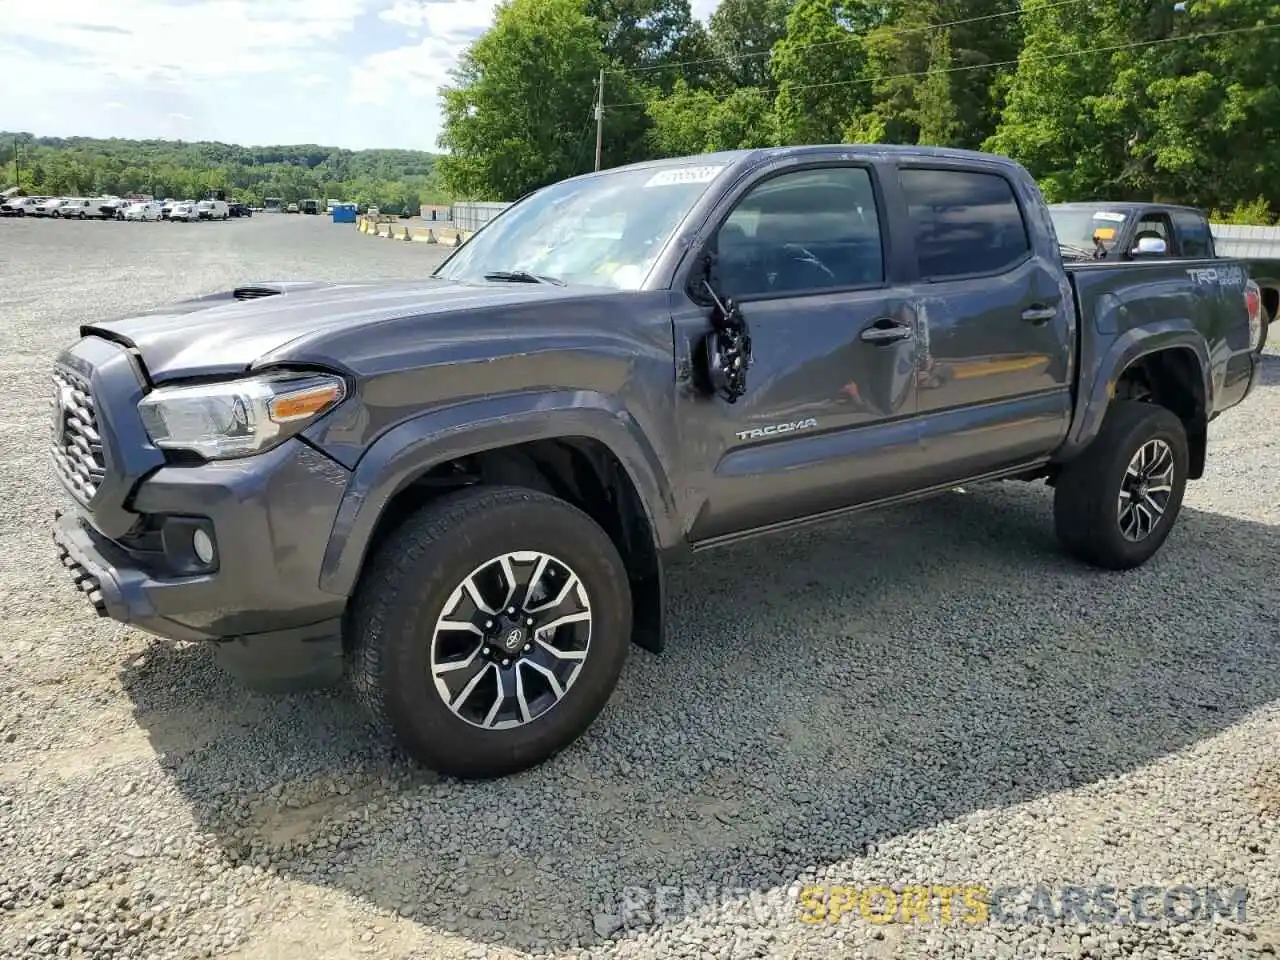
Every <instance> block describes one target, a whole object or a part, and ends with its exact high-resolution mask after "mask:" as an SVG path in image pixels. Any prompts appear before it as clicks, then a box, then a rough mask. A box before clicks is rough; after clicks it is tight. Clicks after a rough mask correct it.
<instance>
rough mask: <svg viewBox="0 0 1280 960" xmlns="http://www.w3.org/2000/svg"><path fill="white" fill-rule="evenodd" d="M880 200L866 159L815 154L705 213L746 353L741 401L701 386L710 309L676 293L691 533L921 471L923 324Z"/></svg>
mask: <svg viewBox="0 0 1280 960" xmlns="http://www.w3.org/2000/svg"><path fill="white" fill-rule="evenodd" d="M885 203H886V201H885V196H884V191H883V189H882V186H881V182H880V177H879V174H878V170H877V169H876V168H875V167H874V166H873V165H870V164H854V163H838V162H833V163H826V164H822V165H820V166H817V165H814V164H813V162H812V161H810V162H809V164H808V165H807V166H804V167H801V168H798V169H795V168H793V169H790V170H788V169H786V168H784V169H782V170H777V169H776V168H774V169H772V170H770V171H769V172H767V173H764V174H762V175H761V176H760V177H758V178H756V179H755V180H754V181H752V182H749V183H748V184H747V185H746V186H744V187H740V188H739V189H738V191H737V192H736V193H735V194H733V195H731V196H730V198H729V199H727V200H726V203H725V207H724V208H723V209H722V211H721V212H718V213H717V214H716V215H714V216H713V222H717V221H718V227H717V228H716V229H715V231H714V234H713V238H712V240H711V241H710V242H711V243H713V244H714V245H715V249H716V252H717V254H718V257H717V268H716V274H717V281H716V282H717V285H718V288H719V289H718V292H719V294H720V295H721V296H722V297H732V298H733V299H735V300H737V301H738V303H739V304H740V305H741V308H742V313H743V315H744V316H745V317H746V319H747V321H748V323H749V324H750V332H751V338H752V352H753V356H754V360H753V363H752V365H751V367H750V369H749V372H748V376H747V390H746V394H745V395H744V396H743V397H741V398H740V399H739V400H738V401H737V402H736V403H733V404H730V403H727V402H726V401H724V400H723V399H720V398H718V397H709V396H707V395H706V394H705V393H704V392H702V391H700V390H699V389H697V387H696V386H695V382H694V379H693V373H692V371H693V369H694V367H695V365H696V364H697V363H699V362H700V361H699V347H700V344H701V341H702V338H703V336H704V335H705V333H706V332H707V330H708V329H709V324H708V313H709V311H708V310H707V309H706V308H705V307H701V306H698V305H697V304H695V303H694V302H693V300H692V299H690V298H689V297H688V294H687V292H683V291H677V293H676V296H677V297H682V298H683V299H682V300H681V301H679V302H678V305H677V308H676V310H675V316H674V319H675V324H676V330H675V333H676V344H677V352H678V354H679V355H678V357H677V360H678V366H679V368H680V370H681V371H683V374H688V376H683V374H682V382H681V383H680V384H679V391H678V397H677V403H678V405H679V406H680V407H681V408H682V409H681V410H680V414H681V415H680V416H679V417H678V418H677V419H678V422H679V423H680V424H681V429H682V431H683V436H682V438H681V439H682V444H681V446H682V449H683V450H685V451H688V452H689V453H688V457H689V459H688V461H687V463H686V466H687V470H686V476H687V477H688V482H689V484H690V485H691V487H693V489H691V490H690V491H689V493H690V495H691V496H690V500H689V502H690V503H691V507H692V510H693V511H694V515H693V516H692V517H690V518H689V521H688V523H689V535H690V539H691V540H692V541H693V542H695V543H704V544H705V543H707V542H710V541H715V540H720V539H729V538H732V537H734V536H736V535H738V534H741V533H745V532H748V531H751V530H756V529H759V528H761V527H767V526H770V525H774V524H785V523H787V522H788V521H793V520H798V519H801V518H804V517H808V516H812V515H814V514H818V513H822V512H825V511H831V510H838V509H841V508H844V507H848V506H852V505H856V504H859V503H864V502H869V501H873V500H876V499H880V498H883V497H885V496H889V495H893V494H896V493H900V492H903V490H904V486H903V485H904V484H910V483H911V482H912V477H913V476H914V475H915V473H916V472H917V471H918V470H919V468H920V466H921V463H920V445H919V435H918V429H917V424H916V421H915V420H914V415H915V412H916V344H917V332H918V331H917V326H916V322H915V317H914V315H913V313H912V308H911V297H910V290H909V289H908V288H907V287H905V286H902V285H899V284H898V283H896V282H895V279H894V275H895V273H896V272H897V271H896V270H895V268H894V266H893V263H892V261H891V258H890V257H889V256H888V255H887V253H886V251H887V250H888V249H890V244H888V243H887V239H888V238H887V231H886V230H885V229H884V226H883V225H884V223H886V222H887V221H888V220H889V219H890V218H888V217H886V216H885Z"/></svg>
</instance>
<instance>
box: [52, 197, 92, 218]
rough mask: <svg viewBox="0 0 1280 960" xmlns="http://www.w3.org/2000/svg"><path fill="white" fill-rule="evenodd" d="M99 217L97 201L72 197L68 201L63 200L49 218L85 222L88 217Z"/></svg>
mask: <svg viewBox="0 0 1280 960" xmlns="http://www.w3.org/2000/svg"><path fill="white" fill-rule="evenodd" d="M99 215H100V214H99V213H98V203H97V201H96V200H90V199H88V198H87V197H72V198H71V199H69V200H63V201H62V203H60V204H58V207H57V209H55V210H54V211H53V213H52V214H51V216H55V217H62V218H64V219H73V220H77V219H78V220H87V219H89V218H90V217H97V216H99Z"/></svg>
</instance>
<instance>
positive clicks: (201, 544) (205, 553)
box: [191, 530, 213, 566]
mask: <svg viewBox="0 0 1280 960" xmlns="http://www.w3.org/2000/svg"><path fill="white" fill-rule="evenodd" d="M191 547H192V549H193V550H195V552H196V557H198V558H199V560H200V562H201V563H203V564H204V565H205V566H208V565H209V564H211V563H213V540H212V539H210V537H209V535H208V534H207V533H205V532H204V531H203V530H196V532H195V533H193V534H192V535H191Z"/></svg>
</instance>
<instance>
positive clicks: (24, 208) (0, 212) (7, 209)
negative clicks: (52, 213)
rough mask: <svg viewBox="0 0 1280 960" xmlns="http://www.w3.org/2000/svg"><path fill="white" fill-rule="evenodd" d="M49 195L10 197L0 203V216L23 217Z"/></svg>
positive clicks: (46, 199)
mask: <svg viewBox="0 0 1280 960" xmlns="http://www.w3.org/2000/svg"><path fill="white" fill-rule="evenodd" d="M49 199H50V198H49V197H12V198H11V199H9V200H6V201H5V202H4V203H0V217H25V216H26V215H27V214H28V213H30V212H32V211H33V210H34V209H35V208H36V206H37V205H39V204H41V203H45V202H47V201H48V200H49Z"/></svg>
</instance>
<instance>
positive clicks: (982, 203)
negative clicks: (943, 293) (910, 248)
mask: <svg viewBox="0 0 1280 960" xmlns="http://www.w3.org/2000/svg"><path fill="white" fill-rule="evenodd" d="M899 176H900V178H901V183H902V189H903V190H904V192H905V193H906V198H907V207H908V210H909V213H910V217H911V222H912V224H913V225H914V227H915V234H916V254H917V256H918V257H919V260H920V274H921V276H923V277H926V278H929V279H939V278H943V277H963V276H967V275H969V274H975V273H999V272H1001V271H1003V270H1006V269H1008V268H1009V267H1012V266H1013V265H1014V264H1015V263H1017V262H1018V261H1019V260H1022V259H1023V258H1024V257H1026V256H1027V254H1028V253H1029V252H1030V251H1031V243H1030V241H1029V240H1028V239H1027V228H1026V225H1025V224H1024V223H1023V221H1022V211H1021V210H1020V209H1019V208H1018V202H1017V200H1016V199H1015V198H1014V195H1013V187H1012V186H1010V184H1009V181H1007V180H1006V179H1005V178H1004V177H1000V176H996V175H995V174H990V173H971V172H969V171H963V170H902V171H900V172H899Z"/></svg>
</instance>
